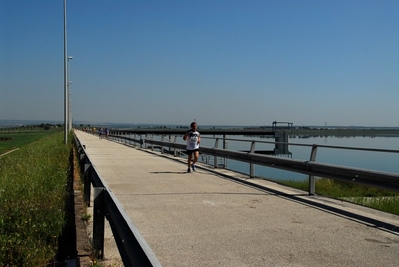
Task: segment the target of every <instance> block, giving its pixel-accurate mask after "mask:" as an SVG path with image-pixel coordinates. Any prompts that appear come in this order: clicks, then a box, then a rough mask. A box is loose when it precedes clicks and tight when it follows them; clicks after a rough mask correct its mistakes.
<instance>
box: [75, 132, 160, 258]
mask: <svg viewBox="0 0 399 267" xmlns="http://www.w3.org/2000/svg"><path fill="white" fill-rule="evenodd" d="M75 141H76V146H77V151H78V154H79V161H80V171H81V173H82V174H83V177H84V178H83V183H84V201H85V203H86V205H87V206H90V198H91V188H93V196H94V199H93V233H92V235H93V240H92V242H93V243H92V246H93V254H94V256H95V258H97V259H103V258H104V233H105V218H106V219H107V220H108V222H109V224H110V226H111V230H112V233H113V235H114V237H115V242H116V244H117V247H118V250H119V253H120V256H121V259H122V261H123V266H161V264H160V263H159V261H158V259H157V258H156V256H155V254H154V253H153V252H152V250H151V248H150V247H149V246H148V244H147V242H146V241H145V240H144V238H143V237H142V236H141V234H140V232H139V231H138V229H137V228H136V227H135V226H134V224H133V222H132V221H131V219H130V218H129V216H128V215H127V214H126V212H125V211H124V209H123V207H122V205H121V204H120V203H119V201H118V200H117V198H116V196H115V195H114V194H113V193H112V192H111V190H109V188H108V186H107V184H106V183H105V181H104V180H103V179H102V178H101V176H100V174H99V173H98V172H97V170H96V168H95V166H93V165H92V163H91V161H90V158H89V156H88V155H87V154H86V151H85V146H84V145H81V144H80V141H79V139H77V138H76V136H75Z"/></svg>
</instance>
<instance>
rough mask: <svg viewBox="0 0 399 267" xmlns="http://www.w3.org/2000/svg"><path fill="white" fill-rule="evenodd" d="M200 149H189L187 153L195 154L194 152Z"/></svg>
mask: <svg viewBox="0 0 399 267" xmlns="http://www.w3.org/2000/svg"><path fill="white" fill-rule="evenodd" d="M198 151H199V149H194V150H188V149H187V155H191V154H193V152H198Z"/></svg>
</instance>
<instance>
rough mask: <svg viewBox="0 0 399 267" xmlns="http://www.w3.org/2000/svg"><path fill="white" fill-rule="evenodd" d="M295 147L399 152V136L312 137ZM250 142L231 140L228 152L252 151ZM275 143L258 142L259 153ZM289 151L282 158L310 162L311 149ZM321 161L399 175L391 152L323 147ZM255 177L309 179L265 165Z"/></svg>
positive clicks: (233, 164) (230, 163)
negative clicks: (314, 146)
mask: <svg viewBox="0 0 399 267" xmlns="http://www.w3.org/2000/svg"><path fill="white" fill-rule="evenodd" d="M231 138H232V139H246V140H256V141H268V142H273V141H274V139H269V138H268V139H266V138H259V137H243V136H238V137H231ZM289 142H290V143H291V144H308V145H312V144H318V145H328V146H345V147H362V148H377V149H391V150H399V137H361V136H356V137H311V138H290V140H289ZM214 143H215V141H214V140H209V139H206V138H203V139H202V141H201V145H202V146H207V147H213V146H214ZM250 146H251V143H250V142H239V141H232V140H229V142H228V149H232V150H244V151H248V150H249V149H250ZM219 147H220V148H221V147H222V142H221V141H219ZM273 149H274V144H262V143H257V145H256V150H273ZM289 152H290V153H291V154H287V155H278V156H279V157H286V158H292V159H297V160H309V158H310V153H311V147H310V146H309V147H304V146H296V145H290V146H289ZM316 161H317V162H322V163H328V164H336V165H344V166H349V167H356V168H364V169H370V170H378V171H385V172H393V173H399V153H387V152H371V151H357V150H347V149H334V148H323V147H319V148H318V151H317V157H316ZM227 167H228V168H229V169H232V170H235V171H239V172H243V173H247V174H248V173H249V164H248V163H244V162H238V161H234V160H227ZM255 175H256V176H262V177H267V178H272V179H277V180H286V179H289V180H302V179H306V178H307V177H308V176H307V175H304V174H298V173H295V172H289V171H283V170H278V169H274V168H268V167H263V166H256V167H255Z"/></svg>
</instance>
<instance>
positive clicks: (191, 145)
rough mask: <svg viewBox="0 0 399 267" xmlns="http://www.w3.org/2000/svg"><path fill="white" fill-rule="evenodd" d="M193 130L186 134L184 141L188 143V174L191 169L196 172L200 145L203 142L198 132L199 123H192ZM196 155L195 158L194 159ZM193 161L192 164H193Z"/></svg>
mask: <svg viewBox="0 0 399 267" xmlns="http://www.w3.org/2000/svg"><path fill="white" fill-rule="evenodd" d="M190 126H191V130H188V131H187V132H186V133H185V134H184V137H183V139H184V140H186V141H187V146H186V148H187V157H188V159H187V166H188V169H187V172H191V169H190V168H192V169H193V171H195V163H197V161H198V154H199V144H200V142H201V135H200V133H199V132H198V131H197V123H196V122H192V123H191V125H190ZM193 154H194V158H193ZM191 160H192V163H191Z"/></svg>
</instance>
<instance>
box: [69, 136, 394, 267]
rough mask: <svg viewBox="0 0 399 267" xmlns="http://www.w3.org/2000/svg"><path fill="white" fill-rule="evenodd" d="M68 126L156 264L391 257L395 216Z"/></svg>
mask: <svg viewBox="0 0 399 267" xmlns="http://www.w3.org/2000/svg"><path fill="white" fill-rule="evenodd" d="M76 135H77V137H78V138H79V140H80V141H81V143H82V144H83V145H85V146H86V151H87V153H88V156H89V157H90V159H91V161H92V163H93V165H95V167H96V169H97V170H98V172H99V173H100V175H101V177H102V178H103V179H104V180H105V182H106V183H107V184H108V186H109V187H110V189H111V190H112V191H113V193H114V194H115V195H116V196H117V198H118V200H119V201H120V203H121V204H122V205H123V206H124V208H125V210H126V212H127V214H128V215H129V216H130V218H131V219H132V221H133V223H134V224H135V226H136V227H137V228H138V230H139V231H140V233H141V234H142V236H143V237H144V239H145V240H146V241H147V243H148V245H149V246H150V247H151V249H152V250H153V252H154V253H155V255H156V257H157V258H158V260H159V261H160V263H161V264H162V265H163V266H173V267H176V266H289V267H294V266H295V267H299V266H363V267H364V266H397V265H398V255H399V254H398V252H399V216H394V215H391V214H387V213H383V212H378V211H375V210H372V209H367V208H364V207H359V206H356V205H352V204H349V203H345V202H340V201H334V200H331V199H328V198H324V197H321V196H312V197H310V196H307V193H306V192H302V191H299V190H293V189H290V188H287V187H283V186H280V185H277V184H275V183H272V182H268V181H263V180H258V179H251V180H245V179H246V177H244V176H243V175H240V174H237V173H234V172H229V171H225V170H220V171H216V172H214V170H212V169H211V168H206V166H204V165H201V164H199V166H200V168H198V169H197V171H196V172H192V173H186V164H185V161H184V159H179V158H174V157H172V156H162V155H161V154H159V153H157V152H154V153H152V152H147V151H143V150H141V149H135V148H129V147H127V146H124V145H121V144H117V143H114V142H111V141H107V140H104V139H103V140H100V139H99V138H98V137H95V136H93V135H90V134H86V133H83V132H80V131H76ZM226 176H232V177H235V178H236V179H237V180H235V181H234V180H229V179H227V178H226ZM240 181H246V182H248V181H250V183H253V184H256V185H262V186H264V187H265V188H266V189H263V190H262V189H259V188H256V187H253V186H251V185H250V184H245V183H241V182H240ZM113 251H115V247H113V245H112V244H108V243H106V247H105V249H104V254H105V257H109V256H110V254H112V253H113Z"/></svg>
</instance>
